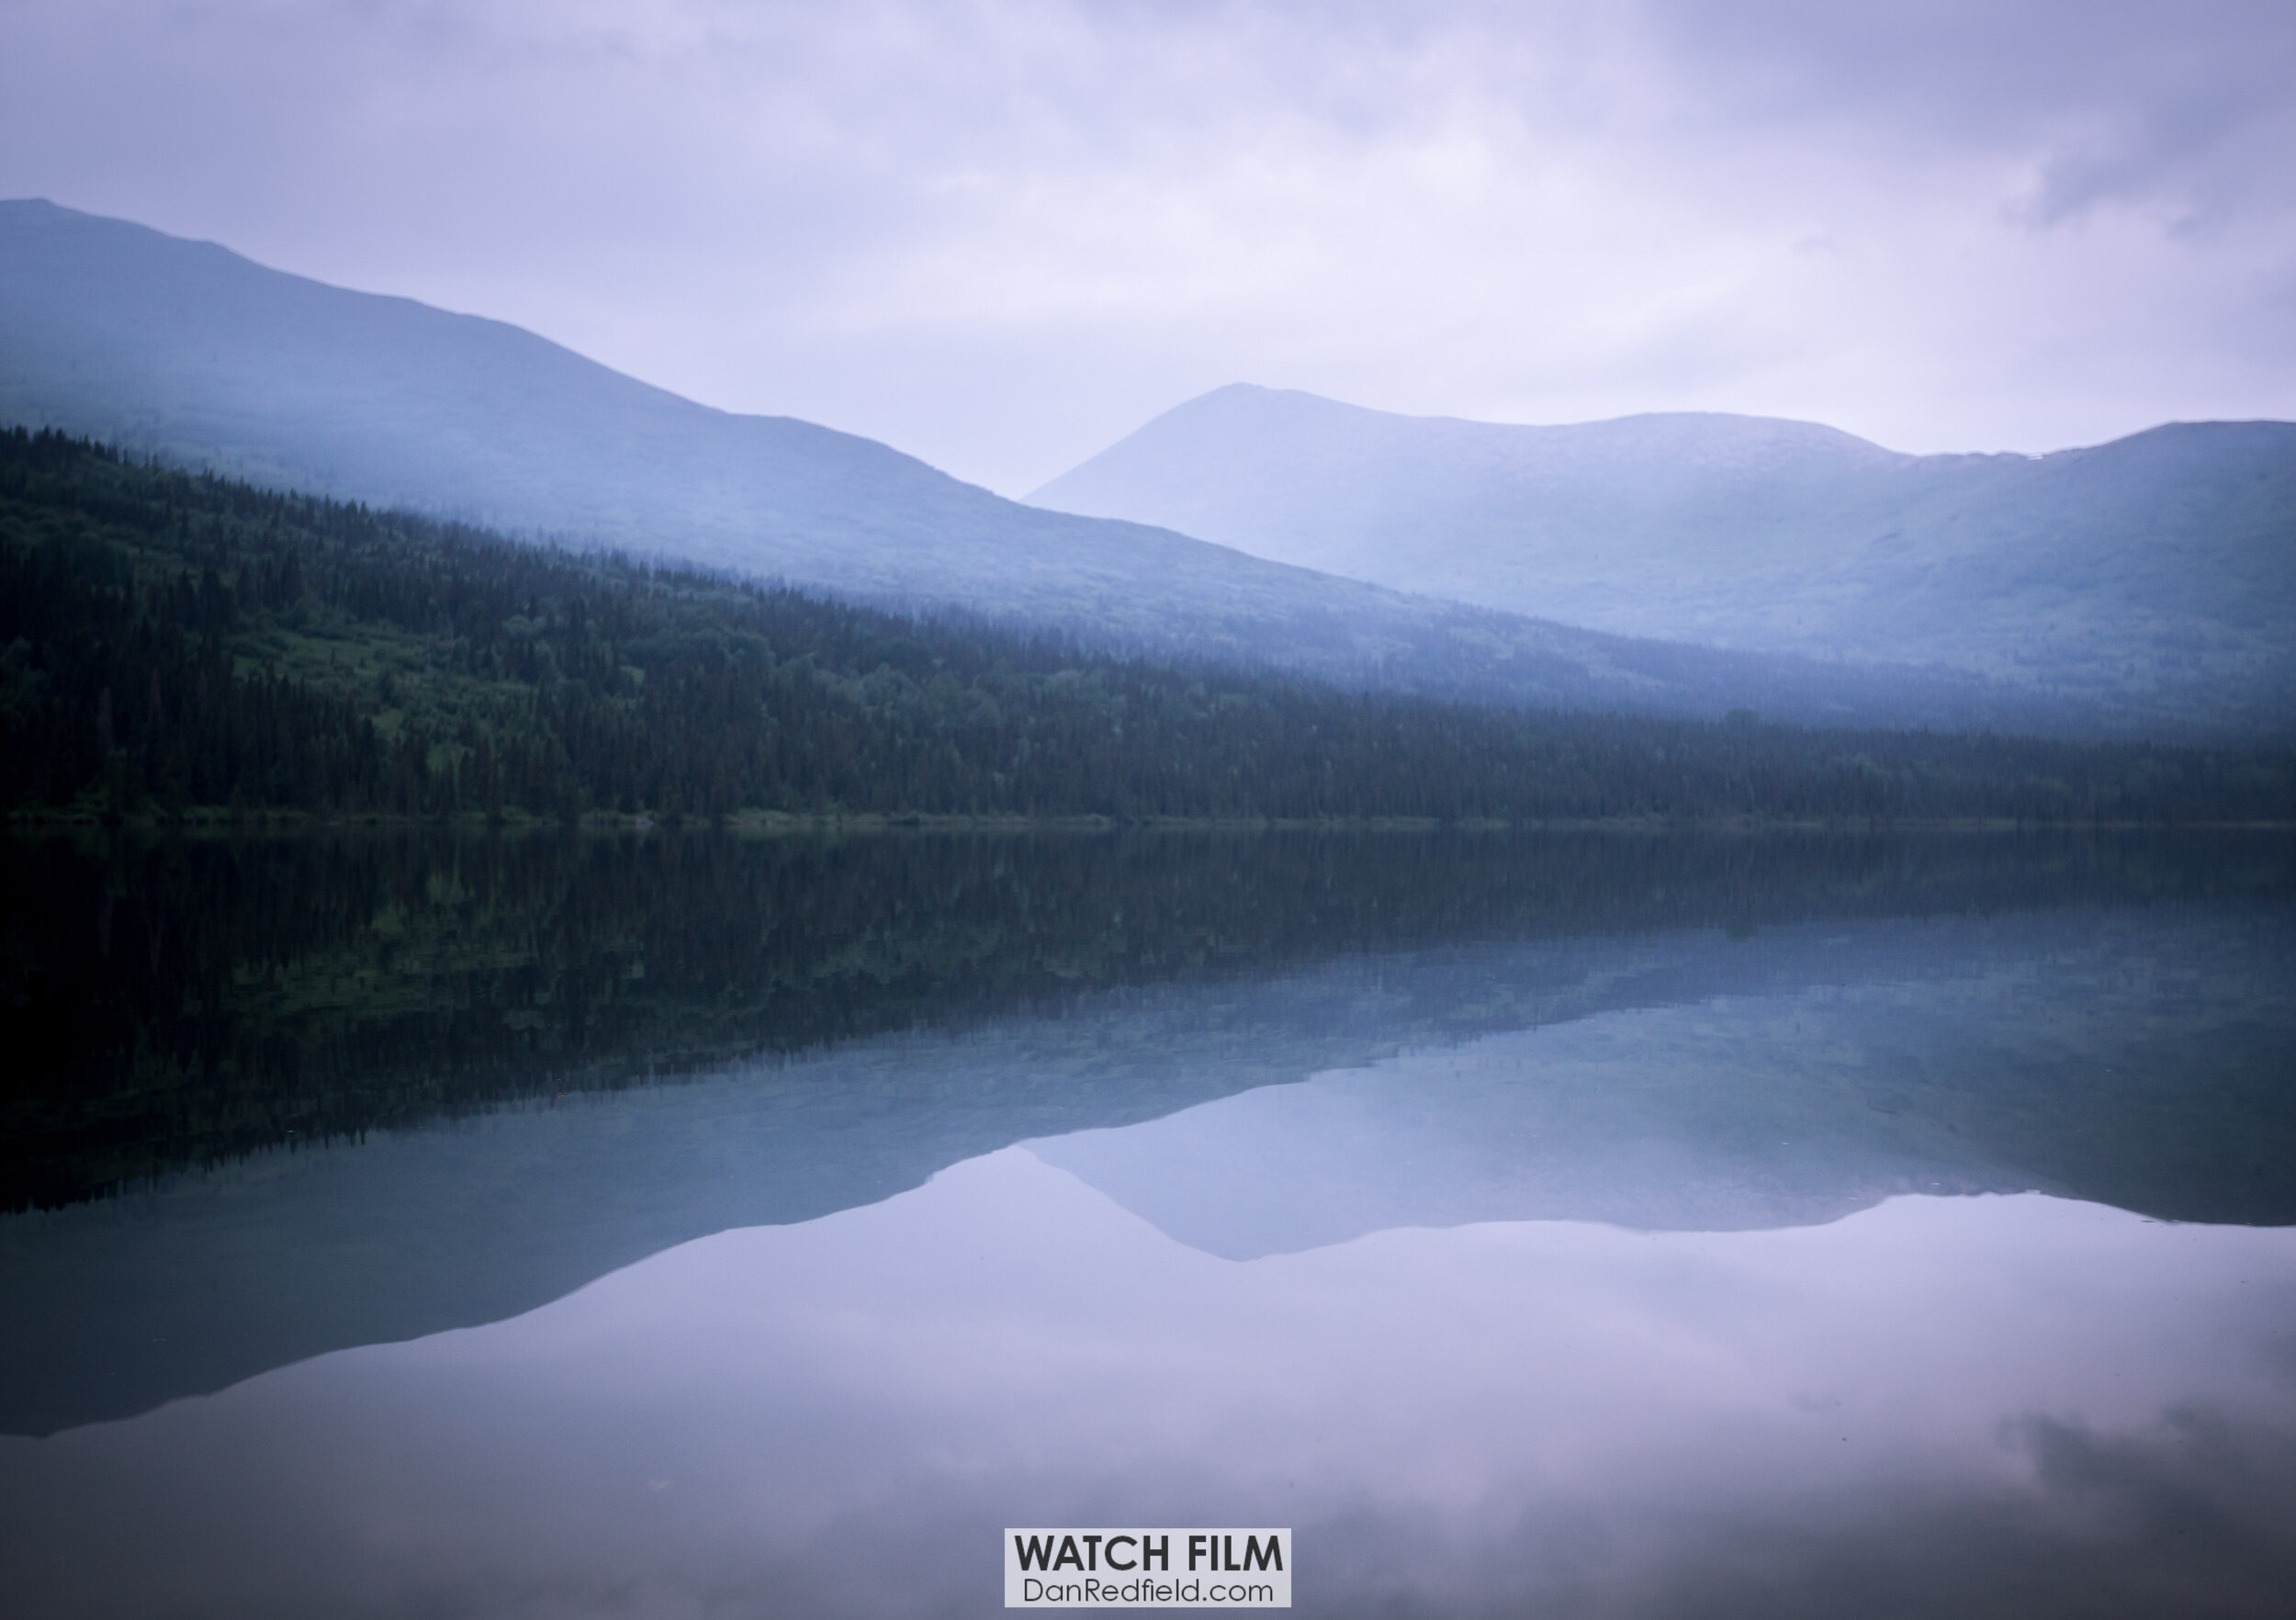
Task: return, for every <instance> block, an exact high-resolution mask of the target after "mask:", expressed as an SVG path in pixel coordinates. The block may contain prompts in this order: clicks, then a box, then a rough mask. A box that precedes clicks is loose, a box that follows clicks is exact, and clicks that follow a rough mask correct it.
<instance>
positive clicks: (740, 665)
mask: <svg viewBox="0 0 2296 1620" xmlns="http://www.w3.org/2000/svg"><path fill="white" fill-rule="evenodd" d="M0 750H4V752H0V757H5V759H6V762H7V777H6V788H5V790H0V808H5V809H7V810H11V811H13V812H16V813H17V814H20V815H21V814H29V815H53V814H58V813H72V814H81V815H90V814H93V815H100V816H110V817H115V818H116V817H119V816H161V817H164V816H174V815H180V814H183V813H185V812H187V811H191V810H194V809H198V808H229V809H234V810H238V811H242V812H246V813H257V812H272V811H283V810H284V811H297V812H303V813H307V814H310V815H313V816H346V815H347V816H357V815H369V814H378V813H379V814H387V815H393V816H422V817H437V816H490V817H500V816H518V815H523V816H536V817H545V818H554V819H571V818H577V817H580V816H584V815H586V814H591V813H597V812H606V813H620V814H624V815H635V814H640V813H644V814H649V815H652V816H658V817H665V818H670V817H686V816H699V817H705V818H715V817H720V816H727V815H731V814H734V813H737V812H741V811H784V812H792V813H797V814H805V815H830V814H855V813H876V814H884V815H889V816H903V815H927V816H1112V817H1117V818H1124V819H1134V818H1142V819H1144V818H1156V817H1186V818H1248V819H1285V820H1292V819H1296V820H1318V819H1327V818H1328V819H1350V818H1383V817H1412V818H1423V817H1424V818H1431V819H1435V820H1438V821H1472V820H1491V821H1504V822H1523V821H1551V820H1580V819H1589V820H1591V819H1603V818H1615V817H1634V816H1658V817H1669V818H1691V819H1703V818H1721V817H1732V816H1756V817H1785V818H1796V819H1801V818H1817V819H1837V818H1855V819H1874V820H1885V821H1887V820H1929V819H1952V818H1966V817H2001V818H2014V819H2018V820H2020V821H2029V822H2051V821H2058V822H2062V821H2086V820H2106V821H2141V822H2168V821H2193V820H2253V819H2285V818H2288V817H2290V816H2291V814H2296V759H2292V758H2291V757H2290V756H2289V755H2286V754H2255V753H2236V752H2208V751H2198V750H2189V749H2175V748H2154V747H2147V746H2143V745H2128V744H2108V745H2092V744H2076V743H2065V742H2053V741H2046V740H2036V739H2031V738H2009V737H1951V736H1935V735H1929V734H1897V733H1847V732H1826V731H1810V730H1804V729H1800V728H1795V727H1786V726H1765V725H1760V724H1756V723H1752V722H1751V721H1750V720H1748V719H1744V717H1741V723H1738V724H1730V723H1725V724H1718V725H1702V724H1696V723H1688V722H1669V721H1661V720H1651V719H1640V718H1622V717H1618V716H1611V715H1594V714H1547V713H1526V712H1523V711H1519V710H1511V709H1503V708H1496V707H1481V706H1475V705H1469V704H1458V703H1439V702H1435V701H1430V700H1425V699H1418V698H1412V697H1406V696H1400V695H1395V694H1385V693H1353V692H1340V691H1335V690H1333V689H1331V688H1329V687H1324V686H1318V685H1314V684H1311V683H1308V682H1305V681H1299V680H1296V679H1292V678H1289V677H1285V676H1282V675H1277V674H1272V673H1264V672H1256V671H1253V670H1250V669H1217V668H1211V667H1203V666H1199V667H1189V666H1176V665H1173V664H1169V663H1160V662H1154V661H1149V660H1142V659H1131V660H1128V659H1122V658H1114V657H1109V656H1104V655H1091V654H1086V653H1084V652H1080V651H1078V650H1077V649H1075V648H1074V647H1067V646H1064V645H1063V644H1062V643H1061V642H1059V641H1058V640H1057V639H1056V638H1052V637H1044V638H1030V637H1029V636H1021V635H1017V634H1013V633H1010V632H1006V631H997V630H990V629H985V628H982V627H979V626H974V625H967V624H956V623H950V622H930V621H922V620H916V619H909V618H904V617H901V616H899V615H896V614H893V613H884V612H879V611H875V610H872V609H867V608H861V607H856V606H851V605H848V604H844V603H840V602H828V601H823V600H819V599H817V598H814V597H810V596H807V595H805V594H803V593H801V592H798V591H791V590H785V589H779V588H775V587H772V586H768V585H760V584H754V583H748V582H742V581H737V580H731V579H721V578H716V577H714V576H711V575H708V574H705V573H702V572H698V571H694V570H690V569H683V568H658V567H649V566H647V565H645V564H643V563H639V562H635V561H631V560H629V559H626V558H620V557H603V556H594V555H582V554H578V553H573V552H568V551H563V550H558V549H554V548H549V547H545V546H529V545H523V544H519V543H514V542H512V541H509V540H506V539H504V538H502V537H501V536H499V535H495V534H488V533H485V532H482V531H478V530H473V529H469V528H465V527H460V526H457V525H454V524H442V523H432V522H428V521H424V520H422V519H417V518H412V517H408V516H404V515H401V514H396V513H380V512H371V511H368V510H367V509H366V508H365V507H362V506H357V505H346V504H343V503H341V502H337V501H324V500H317V499H312V498H310V497H305V496H298V495H291V494H280V493H276V492H272V491H268V490H264V489H255V488H253V487H251V486H249V485H247V484H244V483H240V482H234V481H231V480H228V479H223V478H215V477H211V476H204V475H190V474H186V473H182V472H177V471H173V470H168V469H163V468H160V467H149V466H140V465H137V464H135V463H133V462H130V461H127V460H123V459H122V458H120V457H119V456H117V455H116V454H115V453H113V452H111V451H110V450H108V449H107V448H105V447H104V446H101V445H98V444H94V443H91V442H87V441H82V440H74V439H70V438H66V437H63V436H62V435H58V434H54V433H28V432H26V431H24V430H22V429H17V430H13V431H9V432H5V433H0Z"/></svg>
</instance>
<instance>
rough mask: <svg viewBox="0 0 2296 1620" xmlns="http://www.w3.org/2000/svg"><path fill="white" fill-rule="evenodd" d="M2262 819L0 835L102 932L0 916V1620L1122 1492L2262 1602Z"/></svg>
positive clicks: (937, 1591) (1682, 1607)
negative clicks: (1525, 834) (2099, 826)
mask: <svg viewBox="0 0 2296 1620" xmlns="http://www.w3.org/2000/svg"><path fill="white" fill-rule="evenodd" d="M2290 854H2291V851H2290V845H2289V844H2288V842H2287V841H2286V840H2285V839H2280V838H2270V837H2255V838H2192V839H2183V840H2179V839H2173V838H2131V839H2088V840H2072V839H2067V840H2051V841H2039V842H2036V841H2032V840H2023V839H2016V838H1926V839H1917V838H1908V839H1887V838H1878V839H1857V838H1801V839H1784V840H1778V841H1768V840H1760V839H1745V840H1728V839H1723V840H1695V839H1694V840H1668V839H1663V838H1632V839H1617V838H1592V837H1590V838H1563V839H1513V840H1510V839H1499V840H1478V839H1472V838H1425V839H1411V838H1395V839H1348V838H1337V839H1330V838H1292V839H1287V838H1184V839H1177V840H1169V841H1166V840H1159V839H1156V838H1074V839H1066V840H1059V839H1054V840H1030V839H939V840H936V839H915V840H905V839H886V840H880V841H877V842H873V843H872V842H870V841H867V840H862V841H859V842H855V843H850V844H844V845H839V844H835V843H802V842H800V843H761V844H746V845H745V844H742V843H739V842H737V841H735V840H725V839H714V838H712V839H696V840H693V841H692V842H690V843H689V842H681V841H680V840H674V839H673V840H663V841H654V842H648V841H643V840H611V839H609V840H544V841H538V842H535V843H533V844H531V845H523V844H520V843H518V842H517V841H515V840H509V841H503V842H500V843H490V842H484V841H481V842H480V843H478V844H464V843H458V842H456V841H452V840H445V841H440V842H437V843H435V844H432V845H428V846H420V845H415V844H409V843H407V842H405V841H396V842H394V841H390V840H383V841H380V842H377V843H372V844H363V843H360V842H358V841H356V840H351V841H345V842H331V841H324V840H321V841H306V842H289V843H285V844H279V845H260V846H249V847H244V848H231V847H224V846H217V847H215V848H212V849H206V850H204V851H202V850H186V849H182V848H173V849H170V848H160V847H153V848H150V849H133V848H126V847H121V846H112V847H108V848H105V849H81V850H66V851H62V853H61V854H59V853H58V851H56V850H55V849H52V848H51V849H47V850H44V851H28V850H27V849H23V848H18V849H16V851H15V852H14V854H13V855H12V856H11V857H10V858H11V859H13V860H16V861H18V862H19V865H18V867H17V868H16V869H15V875H17V876H24V875H25V874H26V873H30V874H31V877H32V878H33V879H36V880H37V881H36V882H33V883H32V885H31V888H30V889H29V890H28V891H26V890H19V891H16V892H17V893H26V892H29V893H36V894H47V895H48V896H49V897H50V898H51V899H53V898H56V897H57V896H63V897H66V898H69V897H70V896H71V895H73V894H77V895H78V897H79V901H83V902H84V901H86V900H87V891H90V890H91V889H97V890H100V891H101V893H102V894H103V895H106V896H108V899H104V900H102V901H101V903H98V904H77V903H76V902H75V905H77V908H76V909H74V908H73V907H72V906H63V905H62V904H59V905H57V906H53V907H51V908H48V909H46V910H39V911H35V910H34V909H32V908H29V907H25V906H17V907H16V908H14V909H12V910H11V911H10V913H9V916H8V924H7V926H8V928H9V943H10V951H11V954H9V955H8V956H7V958H6V960H8V961H9V962H12V963H13V965H12V966H11V967H10V968H9V969H8V972H9V973H12V974H13V975H15V976H14V977H13V978H12V979H11V980H10V981H9V983H10V985H11V986H12V988H11V992H10V993H11V995H12V996H14V997H15V1001H14V1005H15V1006H16V1007H17V1010H18V1013H19V1015H21V1013H22V1009H23V1008H24V1007H25V1006H26V1005H28V996H30V995H31V992H32V990H34V989H38V988H39V987H41V986H43V985H44V986H45V987H46V990H47V992H48V995H47V1000H46V1002H45V1003H44V1004H43V1005H42V1007H41V1009H40V1011H39V1017H38V1018H34V1019H31V1020H29V1026H28V1027H31V1028H33V1029H36V1030H37V1031H39V1032H40V1037H41V1041H45V1042H46V1043H47V1044H45V1045H39V1044H37V1043H36V1044H35V1045H34V1046H33V1047H31V1048H29V1049H28V1050H32V1051H34V1052H37V1053H39V1054H42V1055H41V1057H40V1061H39V1063H38V1064H36V1065H35V1066H33V1067H31V1068H30V1069H28V1070H21V1071H19V1072H18V1077H17V1079H15V1080H13V1081H12V1083H11V1084H12V1086H13V1087H14V1088H13V1089H12V1090H11V1091H9V1092H8V1093H7V1094H6V1097H7V1108H8V1113H7V1115H6V1125H7V1131H6V1133H5V1134H4V1140H5V1142H6V1143H7V1144H9V1146H8V1149H7V1151H8V1153H11V1154H13V1157H11V1158H9V1159H8V1160H7V1163H8V1164H10V1165H11V1166H12V1169H11V1170H10V1172H9V1173H10V1175H11V1176H14V1177H15V1180H14V1181H13V1182H12V1183H11V1185H12V1186H14V1187H17V1189H18V1194H19V1197H20V1198H22V1199H23V1200H24V1201H42V1200H44V1201H48V1202H51V1203H54V1204H56V1205H58V1207H54V1208H49V1209H29V1210H23V1211H20V1212H18V1213H16V1214H13V1215H6V1216H0V1435H14V1436H17V1438H0V1588H5V1589H6V1590H8V1591H10V1592H24V1593H28V1594H30V1601H31V1604H32V1607H31V1612H36V1613H42V1614H47V1613H55V1614H144V1613H152V1612H167V1613H182V1614H210V1613H212V1614H267V1613H279V1614H332V1613H400V1612H422V1613H437V1614H462V1613H469V1614H519V1613H535V1614H561V1613H585V1612H591V1611H609V1610H611V1611H613V1612H621V1613H639V1614H657V1613H658V1614H686V1613H694V1614H703V1613H713V1612H730V1613H791V1612H803V1613H812V1614H947V1613H974V1612H976V1611H978V1610H981V1609H983V1608H985V1607H989V1606H993V1600H994V1596H995V1592H996V1581H995V1572H996V1561H995V1553H994V1550H993V1547H994V1543H995V1536H996V1530H997V1529H998V1528H999V1527H1000V1526H1001V1525H1003V1524H1015V1523H1030V1522H1036V1523H1088V1522H1114V1521H1116V1520H1140V1521H1145V1522H1163V1523H1206V1522H1230V1523H1260V1524H1270V1523H1272V1524H1292V1525H1294V1526H1295V1527H1296V1528H1297V1529H1298V1530H1299V1531H1300V1538H1301V1539H1300V1546H1301V1547H1302V1549H1303V1551H1302V1559H1303V1562H1302V1568H1301V1569H1300V1578H1299V1593H1300V1600H1299V1601H1300V1603H1301V1605H1302V1607H1311V1608H1314V1609H1317V1610H1319V1611H1326V1612H1332V1613H1338V1614H1356V1613H1360V1614H1418V1613H1427V1614H1480V1613H1493V1614H1496V1613H1507V1614H1519V1613H1522V1612H1525V1610H1526V1609H1528V1610H1534V1611H1536V1612H1539V1613H1555V1614H1673V1613H1682V1614H1732V1613H1747V1614H1804V1613H1807V1614H1839V1613H1844V1612H1855V1613H1861V1614H1863V1613H1873V1614H1892V1613H1905V1614H1934V1613H1946V1612H1951V1613H1955V1614H1962V1613H1975V1614H1983V1613H1989V1612H1999V1613H2020V1614H2049V1613H2067V1614H2072V1613H2081V1614H2119V1613H2128V1614H2144V1613H2156V1612H2162V1611H2178V1610H2185V1609H2189V1610H2194V1611H2197V1612H2222V1613H2227V1614H2245V1613H2259V1614H2262V1613H2273V1612H2277V1611H2276V1610H2275V1609H2274V1607H2273V1603H2272V1602H2271V1601H2270V1600H2271V1599H2273V1598H2275V1597H2277V1596H2278V1595H2279V1593H2282V1592H2285V1591H2286V1590H2288V1589H2289V1584H2290V1578H2291V1576H2296V1538H2291V1536H2290V1533H2289V1532H2288V1531H2287V1529H2286V1528H2285V1526H2287V1525H2289V1524H2296V1404H2292V1403H2296V1056H2292V1055H2291V1054H2296V992H2292V991H2291V986H2296V906H2291V904H2290V901H2291V896H2292V895H2296V863H2291V861H2290ZM186 863H188V864H186ZM203 863H205V864H203ZM186 873H188V874H189V875H186ZM289 879H292V880H293V881H294V882H295V883H308V884H310V886H311V891H312V894H313V899H312V903H311V904H310V905H309V906H305V907H301V908H299V909H300V911H303V912H308V913H309V915H307V916H301V915H298V906H296V905H295V903H294V896H295V894H296V890H295V889H294V887H293V883H289V882H288V881H287V880H289ZM170 884H175V885H177V887H175V888H174V889H171V888H170V887H169V885H170ZM74 885H78V887H77V888H76V889H75V887H74ZM202 885H207V889H206V890H203V888H202ZM331 885H332V886H331ZM208 891H212V892H213V893H214V894H217V895H219V896H222V898H220V899H219V901H218V902H217V904H216V906H214V907H213V910H212V914H211V915H210V914H208V913H203V912H202V911H201V910H200V908H199V907H198V906H197V905H195V904H192V901H193V900H194V899H195V898H196V896H197V894H200V893H203V892H208ZM171 895H173V896H174V897H173V898H171V897H170V896H171ZM154 896H157V897H156V898H155V897H154ZM689 914H690V916H689ZM681 916H686V917H688V920H689V921H690V924H691V930H692V936H693V937H692V938H687V937H686V936H685V935H684V934H682V933H681ZM107 917H108V918H109V921H108V924H107V923H106V922H105V920H104V919H105V918H107ZM123 918H132V919H133V920H134V926H133V927H132V928H130V927H129V926H127V924H126V923H125V922H123V920H122V919H123ZM154 918H157V919H159V920H158V921H156V922H155V921H154V920H153V919H154ZM273 925H276V928H277V929H278V933H277V935H276V937H274V936H273V935H272V934H271V933H269V932H268V931H267V930H268V929H269V928H271V927H272V926H273ZM106 928H108V929H109V932H108V933H106V932H105V929H106ZM410 941H413V942H412V943H411V942H410ZM128 942H132V943H133V946H134V948H133V949H129V948H128ZM42 951H46V952H47V954H46V955H44V956H43V955H42V954H41V952H42ZM74 951H78V952H80V955H79V956H77V957H74V956H73V952H74ZM59 964H62V965H59ZM105 964H111V966H107V965H105ZM115 969H116V970H117V971H116V972H115V971H114V970H115ZM634 969H636V970H641V971H635V972H634V971H633V970H634ZM67 970H69V971H67ZM107 973H111V974H112V975H113V976H112V977H111V978H107ZM75 975H76V976H75ZM107 1020H109V1021H108V1022H107ZM75 1030H76V1031H78V1033H76V1034H75V1033H74V1031H75ZM729 1054H741V1055H729ZM665 1072H669V1073H672V1074H674V1076H675V1078H674V1083H662V1079H661V1077H662V1076H663V1074H665ZM649 1076H650V1077H651V1079H650V1081H648V1083H644V1084H632V1082H633V1080H641V1081H647V1080H648V1077H649ZM290 1131H294V1132H298V1133H305V1134H298V1135H297V1136H293V1137H290V1136H289V1135H288V1134H287V1133H288V1132H290ZM331 1134H332V1139H333V1143H334V1145H332V1146H322V1147H304V1148H299V1149H298V1150H297V1151H282V1144H285V1143H287V1142H290V1141H298V1142H299V1141H308V1140H310V1138H312V1137H317V1138H321V1139H324V1138H327V1137H329V1136H330V1135H331ZM1023 1143H1025V1144H1026V1145H1025V1146H1016V1145H1014V1144H1023ZM48 1150H54V1151H52V1152H50V1151H48ZM186 1164H194V1165H196V1164H207V1165H208V1167H207V1168H205V1169H194V1170H184V1169H176V1170H174V1171H172V1172H170V1171H169V1170H168V1168H167V1167H168V1166H170V1165H175V1166H182V1165H186ZM124 1166H141V1170H139V1171H138V1172H137V1173H136V1174H135V1175H133V1176H130V1175H127V1174H126V1173H125V1172H124V1170H123V1167H124ZM155 1173H156V1178H155V1179H153V1178H152V1177H153V1176H154V1174H155ZM43 1178H45V1179H43ZM30 1188H45V1189H46V1191H45V1192H43V1193H41V1194H40V1195H39V1198H38V1199H35V1198H32V1197H31V1196H30V1194H29V1193H28V1192H27V1191H26V1190H25V1189H30ZM107 1189H108V1193H109V1196H102V1197H97V1196H95V1195H96V1194H99V1193H105V1192H106V1191H107ZM2163 1221H2168V1222H2174V1223H2176V1224H2162V1223H2161V1222H2163ZM186 1397H197V1399H185V1398H186ZM27 1436H44V1438H39V1439H33V1438H28V1437H27ZM856 1558H858V1559H859V1560H860V1566H861V1572H860V1573H856V1572H855V1569H854V1567H853V1566H852V1565H851V1563H850V1561H848V1562H840V1560H851V1559H856Z"/></svg>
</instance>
